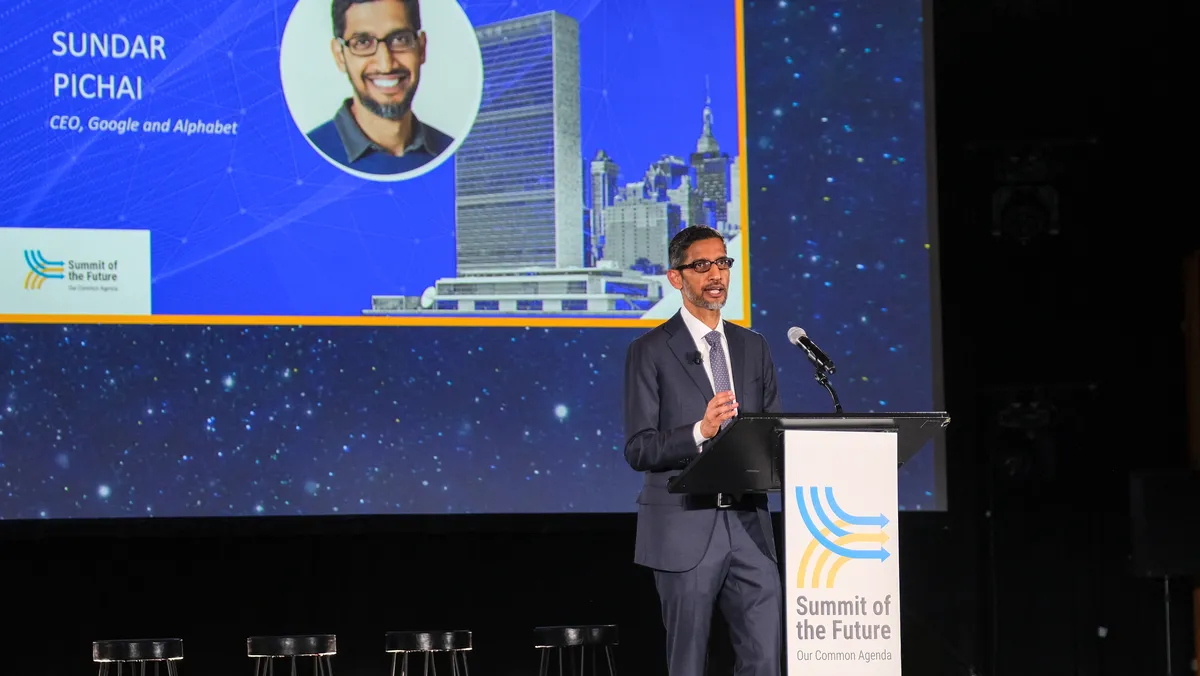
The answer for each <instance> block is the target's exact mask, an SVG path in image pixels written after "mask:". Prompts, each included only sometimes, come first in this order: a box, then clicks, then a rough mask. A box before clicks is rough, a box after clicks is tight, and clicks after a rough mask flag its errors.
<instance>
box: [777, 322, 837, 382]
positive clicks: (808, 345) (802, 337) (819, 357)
mask: <svg viewBox="0 0 1200 676" xmlns="http://www.w3.org/2000/svg"><path fill="white" fill-rule="evenodd" d="M787 337H788V342H789V343H791V344H792V345H795V346H796V347H798V348H800V349H801V350H803V351H804V354H805V356H807V357H808V360H809V361H810V362H812V365H813V366H815V367H816V369H817V370H818V371H821V372H824V373H827V374H829V375H833V372H834V371H835V370H837V369H836V367H834V365H833V360H832V359H830V358H829V357H828V355H826V354H825V353H824V352H822V351H821V348H819V347H817V345H816V343H814V342H812V340H810V339H809V337H808V334H807V333H805V331H804V329H802V328H800V327H799V326H793V327H792V328H790V329H788V332H787Z"/></svg>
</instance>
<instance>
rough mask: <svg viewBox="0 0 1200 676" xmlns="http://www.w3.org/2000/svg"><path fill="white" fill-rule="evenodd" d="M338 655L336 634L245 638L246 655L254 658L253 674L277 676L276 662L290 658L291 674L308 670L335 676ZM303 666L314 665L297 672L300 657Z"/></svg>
mask: <svg viewBox="0 0 1200 676" xmlns="http://www.w3.org/2000/svg"><path fill="white" fill-rule="evenodd" d="M336 654H337V636H334V635H333V634H310V635H305V636H251V637H250V638H248V639H246V655H247V656H248V657H252V658H254V676H275V662H276V661H277V660H288V661H289V663H290V664H289V665H288V666H289V667H290V671H289V672H288V673H290V674H291V676H297V674H298V673H299V672H307V673H310V674H312V676H333V656H334V655H336ZM305 657H311V658H312V661H311V662H309V661H308V660H302V661H300V662H299V664H300V665H301V666H303V665H305V664H312V670H311V671H309V670H308V669H300V670H299V671H297V658H305Z"/></svg>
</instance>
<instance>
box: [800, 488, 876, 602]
mask: <svg viewBox="0 0 1200 676" xmlns="http://www.w3.org/2000/svg"><path fill="white" fill-rule="evenodd" d="M822 493H824V496H825V502H824V504H822V502H821V495H822ZM796 507H797V509H798V510H799V511H800V518H801V519H802V520H803V521H804V526H805V527H806V528H807V529H808V532H809V534H811V535H812V538H813V539H812V541H811V542H809V543H808V547H806V548H805V549H804V554H803V555H802V556H801V557H800V567H799V568H798V569H797V570H796V586H797V587H798V588H800V589H804V588H805V587H811V588H813V589H819V588H822V587H823V588H826V589H832V588H834V585H835V583H836V582H837V575H838V571H840V570H841V569H842V566H845V565H846V564H847V563H850V562H851V561H857V562H863V561H879V562H883V561H886V560H887V558H888V557H889V556H891V554H890V553H889V552H888V550H887V549H885V548H884V545H886V544H887V541H888V539H889V538H888V534H887V533H885V532H883V528H884V526H886V525H888V518H887V517H886V516H884V515H883V513H882V512H881V513H880V514H878V515H877V516H855V515H853V514H851V513H849V512H847V511H846V510H844V509H842V507H841V505H839V504H838V501H837V498H836V497H834V494H833V487H832V486H825V487H824V490H823V491H822V489H820V488H818V487H817V486H809V487H808V488H807V489H806V488H805V487H804V486H797V487H796ZM831 513H832V515H831ZM859 565H862V564H861V563H860V564H859Z"/></svg>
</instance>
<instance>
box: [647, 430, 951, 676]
mask: <svg viewBox="0 0 1200 676" xmlns="http://www.w3.org/2000/svg"><path fill="white" fill-rule="evenodd" d="M949 424H950V418H949V417H948V416H947V415H946V414H945V413H871V414H840V413H839V414H829V415H821V414H812V415H809V414H762V413H758V414H744V415H741V416H739V417H738V418H737V420H736V422H734V424H732V425H730V426H729V427H727V428H726V429H725V430H724V431H722V432H721V433H720V434H719V435H717V436H716V437H715V438H713V439H712V440H711V441H710V442H708V444H706V448H705V451H704V453H702V454H701V455H700V456H699V457H698V458H697V459H696V460H695V461H693V462H692V463H690V464H689V465H688V466H687V468H686V469H685V470H684V471H683V472H682V473H680V474H679V475H678V476H676V477H674V478H673V479H671V481H670V482H669V484H668V490H669V491H670V492H672V493H691V494H706V495H711V494H715V493H724V494H729V495H734V496H741V495H744V494H748V493H762V492H771V491H780V492H781V493H782V498H783V541H782V542H779V543H776V545H777V550H778V551H779V552H780V553H781V555H782V561H781V564H782V569H783V598H784V607H783V613H784V615H783V632H784V637H783V638H784V641H783V644H784V650H785V653H786V654H785V656H784V666H785V669H786V671H785V674H786V675H787V676H799V675H800V674H803V675H804V676H824V675H826V674H829V675H832V674H837V676H867V675H870V676H900V673H901V669H900V542H899V537H898V535H899V531H898V528H897V518H898V514H897V511H898V504H897V495H896V492H897V486H896V484H897V480H898V477H897V469H898V468H899V466H900V465H901V464H903V463H904V462H905V461H907V460H908V459H909V458H910V457H912V455H913V454H915V453H916V452H917V451H919V450H920V449H921V448H922V447H923V446H924V445H925V443H926V442H927V441H929V440H930V439H931V438H932V437H933V436H934V435H935V434H937V433H938V432H940V431H941V430H942V429H943V428H945V427H946V426H947V425H949Z"/></svg>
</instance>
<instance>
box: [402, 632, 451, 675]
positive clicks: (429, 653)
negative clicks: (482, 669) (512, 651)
mask: <svg viewBox="0 0 1200 676" xmlns="http://www.w3.org/2000/svg"><path fill="white" fill-rule="evenodd" d="M384 638H385V642H384V644H385V648H384V650H385V651H387V652H389V653H391V654H392V676H396V663H397V662H399V663H400V676H408V656H409V654H410V653H421V654H423V655H424V656H425V660H424V666H423V667H422V669H423V671H422V672H421V673H422V674H424V676H434V675H436V674H437V663H438V661H439V660H438V659H437V657H438V655H445V656H446V657H447V658H448V659H443V660H441V661H442V662H443V664H442V673H443V674H444V673H446V670H447V669H449V670H450V672H449V673H450V675H451V676H467V651H469V650H470V649H471V632H469V631H389V632H388V633H387V634H386V635H385V637H384ZM446 662H449V664H445V663H446Z"/></svg>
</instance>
